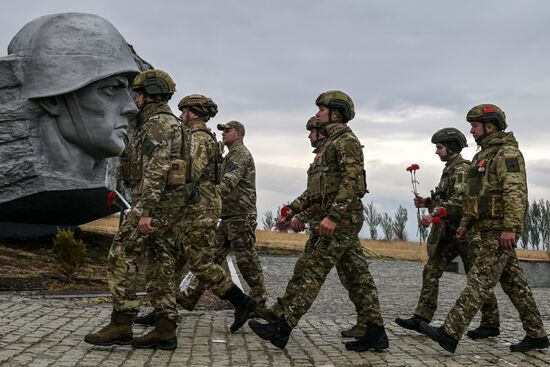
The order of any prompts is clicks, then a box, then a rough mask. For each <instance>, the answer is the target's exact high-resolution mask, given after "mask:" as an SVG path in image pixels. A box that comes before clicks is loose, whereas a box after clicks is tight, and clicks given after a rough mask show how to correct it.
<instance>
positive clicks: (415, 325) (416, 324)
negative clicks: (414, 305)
mask: <svg viewBox="0 0 550 367" xmlns="http://www.w3.org/2000/svg"><path fill="white" fill-rule="evenodd" d="M420 321H424V322H425V323H426V324H429V323H430V320H428V319H425V318H424V317H422V316H418V315H413V317H411V318H410V319H402V318H400V317H398V318H396V319H395V323H396V324H397V325H399V326H401V327H404V328H405V329H409V330H414V331H416V332H419V333H421V334H423V333H422V331H421V330H420Z"/></svg>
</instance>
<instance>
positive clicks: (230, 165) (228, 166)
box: [225, 161, 238, 172]
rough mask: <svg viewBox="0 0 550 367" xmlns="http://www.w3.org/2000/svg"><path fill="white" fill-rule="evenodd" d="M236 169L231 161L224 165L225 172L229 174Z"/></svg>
mask: <svg viewBox="0 0 550 367" xmlns="http://www.w3.org/2000/svg"><path fill="white" fill-rule="evenodd" d="M237 168H238V167H237V165H236V164H235V162H233V161H227V163H226V164H225V172H231V171H234V170H236V169H237Z"/></svg>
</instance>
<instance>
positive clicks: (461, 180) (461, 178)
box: [456, 172, 465, 183]
mask: <svg viewBox="0 0 550 367" xmlns="http://www.w3.org/2000/svg"><path fill="white" fill-rule="evenodd" d="M464 180H465V178H464V172H458V173H457V174H456V183H464Z"/></svg>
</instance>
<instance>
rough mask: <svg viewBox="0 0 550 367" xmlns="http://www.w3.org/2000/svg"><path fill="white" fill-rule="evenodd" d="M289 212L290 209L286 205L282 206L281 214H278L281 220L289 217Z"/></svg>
mask: <svg viewBox="0 0 550 367" xmlns="http://www.w3.org/2000/svg"><path fill="white" fill-rule="evenodd" d="M291 211H292V209H290V207H289V206H288V205H285V206H283V207H282V208H281V212H280V216H281V218H286V217H287V215H289V214H290V212H291Z"/></svg>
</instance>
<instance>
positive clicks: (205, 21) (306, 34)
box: [0, 0, 550, 238]
mask: <svg viewBox="0 0 550 367" xmlns="http://www.w3.org/2000/svg"><path fill="white" fill-rule="evenodd" d="M71 11H76V12H87V13H94V14H97V15H100V16H102V17H104V18H106V19H107V20H109V21H110V22H111V23H113V24H114V26H115V27H116V28H117V29H118V30H119V31H120V33H121V34H122V35H123V36H124V37H125V38H126V40H127V41H128V42H129V43H131V44H133V45H134V47H135V49H136V51H137V52H138V53H139V54H140V55H141V57H143V58H144V59H146V60H147V61H149V62H150V63H152V64H153V65H154V66H155V67H157V68H160V69H163V70H165V71H167V72H168V73H170V75H172V76H173V78H174V80H175V81H176V84H177V90H178V92H177V93H176V95H175V96H174V98H173V101H172V102H173V103H172V106H173V107H175V106H176V105H177V102H178V100H179V99H180V98H182V97H183V96H184V95H187V94H191V93H202V94H206V95H208V96H210V97H211V98H212V99H213V100H214V101H215V102H216V103H217V104H218V106H219V110H220V112H219V114H218V116H216V118H215V119H214V120H212V122H211V123H210V126H214V124H216V123H220V122H225V121H228V120H232V119H236V120H239V121H241V122H243V123H244V124H245V126H246V128H247V133H246V138H245V143H246V145H247V146H248V147H249V149H250V150H251V152H252V154H253V155H254V157H255V160H256V166H257V188H258V211H259V213H260V214H259V217H260V218H259V220H258V221H259V222H260V219H261V216H262V213H263V212H265V211H266V210H269V209H275V208H276V207H277V206H279V205H280V204H281V203H283V202H285V201H290V200H292V199H293V198H294V197H296V196H297V195H298V194H300V193H301V192H302V191H303V189H304V186H305V179H306V173H305V171H306V168H307V165H308V164H309V163H310V162H311V160H312V158H313V155H312V154H311V148H310V146H309V142H308V140H307V132H306V131H305V123H306V121H307V120H308V118H309V117H310V116H312V115H313V114H315V112H316V110H317V109H316V106H315V104H314V101H315V98H316V97H317V96H318V95H319V93H320V92H322V91H324V90H329V89H341V90H344V91H346V92H347V93H348V94H349V95H350V96H351V97H352V98H353V99H354V101H355V106H356V118H355V119H354V120H353V121H351V123H350V126H351V128H352V129H353V130H354V131H355V132H356V134H357V135H358V137H359V138H360V140H361V142H362V143H363V144H364V146H365V149H364V152H365V159H366V170H367V181H368V186H369V190H370V194H368V195H367V196H365V198H364V202H365V203H367V202H370V201H371V200H372V201H373V202H374V203H375V204H376V206H377V207H378V209H379V210H380V211H386V212H389V213H391V214H393V213H394V211H395V209H396V208H397V207H398V206H399V205H400V204H401V205H404V206H405V207H406V208H407V209H408V210H409V225H408V234H409V237H411V238H414V237H415V235H416V231H415V229H414V228H415V224H414V223H413V222H414V217H415V210H414V208H413V206H412V194H411V188H410V178H409V176H408V173H407V172H406V171H405V168H406V167H407V166H408V165H410V164H411V163H418V164H419V165H420V167H421V169H420V171H418V180H419V181H420V192H421V194H425V195H426V194H428V193H429V190H430V189H432V188H433V186H435V185H436V184H437V182H438V178H439V175H440V173H441V169H442V168H443V165H442V163H441V162H440V161H439V159H438V157H437V156H436V155H435V154H434V150H435V149H434V146H433V145H432V144H431V143H430V138H431V135H432V134H433V133H434V132H435V131H436V130H438V129H440V128H442V127H447V126H454V127H456V128H458V129H460V130H461V131H462V132H464V134H466V136H467V137H468V144H469V148H467V149H466V150H465V151H464V156H465V157H466V158H471V157H472V156H473V154H474V153H475V151H476V144H475V142H474V141H473V139H472V138H471V136H470V134H469V133H468V131H469V124H468V123H467V122H466V121H465V115H466V112H467V111H468V110H469V109H470V108H471V107H472V106H474V105H476V104H479V103H494V104H497V105H499V106H500V107H502V109H503V110H504V111H505V112H506V115H507V117H508V123H509V126H510V127H509V130H510V131H513V132H514V133H515V135H516V137H517V139H518V140H519V143H520V148H521V149H522V151H523V153H524V155H525V158H526V160H527V176H528V180H529V194H530V199H531V200H533V199H540V198H544V199H550V185H549V182H550V171H549V169H550V159H549V157H548V155H547V151H548V150H547V141H548V140H549V138H550V124H549V122H548V117H549V116H550V70H549V68H550V62H549V61H548V59H549V54H550V49H549V45H550V26H549V24H550V3H548V2H545V1H529V0H523V1H521V2H520V1H511V0H510V1H508V0H498V1H497V0H494V1H482V0H476V1H470V0H464V1H450V0H447V1H446V0H432V1H405V0H403V1H392V0H385V1H366V0H356V1H345V0H340V1H334V0H332V1H325V0H315V1H314V0H308V1H299V0H293V1H290V0H278V1H261V0H235V1H210V0H201V1H157V2H154V3H153V2H144V1H112V0H111V1H101V0H94V1H88V2H86V3H85V2H76V1H38V0H36V1H24V0H20V1H18V2H13V1H12V2H6V4H4V6H3V9H2V12H1V13H0V29H1V32H0V47H2V48H3V52H2V54H1V55H2V56H3V55H6V54H7V46H8V44H9V41H10V40H11V38H12V37H13V36H14V35H15V34H16V32H17V31H18V30H19V29H20V28H21V27H22V26H23V25H24V24H25V23H27V22H28V21H30V20H32V19H34V18H37V17H39V16H42V15H46V14H50V13H59V12H71ZM363 232H365V231H363Z"/></svg>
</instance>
